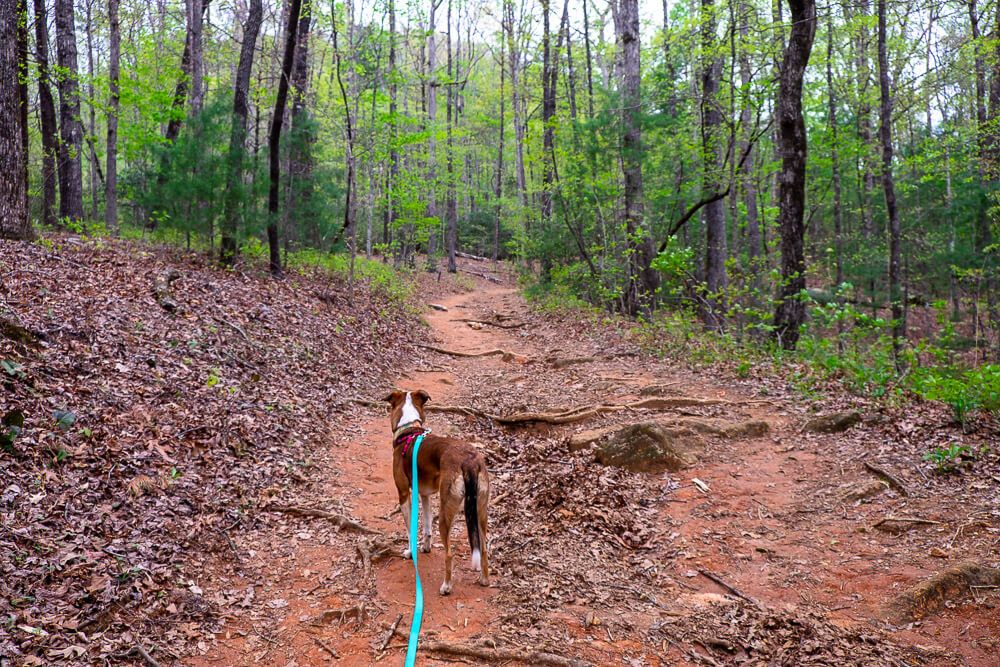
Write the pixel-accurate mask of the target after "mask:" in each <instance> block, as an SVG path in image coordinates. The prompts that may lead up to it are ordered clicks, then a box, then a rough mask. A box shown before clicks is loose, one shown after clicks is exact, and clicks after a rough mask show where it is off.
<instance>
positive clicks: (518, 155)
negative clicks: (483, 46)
mask: <svg viewBox="0 0 1000 667" xmlns="http://www.w3.org/2000/svg"><path fill="white" fill-rule="evenodd" d="M504 19H505V24H506V30H507V58H508V59H509V60H510V91H511V105H512V107H513V110H514V172H515V177H516V179H517V200H518V203H519V204H520V206H521V211H520V214H521V215H524V209H525V207H526V206H527V205H528V201H527V199H528V179H527V177H526V173H525V168H524V122H523V120H522V113H521V100H520V94H521V92H520V88H519V81H520V76H519V69H520V67H521V64H520V63H521V51H520V49H519V48H518V44H517V35H516V34H515V31H514V2H513V0H504Z"/></svg>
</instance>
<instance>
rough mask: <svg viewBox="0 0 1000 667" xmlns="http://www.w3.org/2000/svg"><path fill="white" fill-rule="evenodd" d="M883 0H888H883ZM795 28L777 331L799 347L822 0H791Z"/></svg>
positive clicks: (785, 91) (782, 184)
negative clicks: (814, 59) (810, 113)
mask: <svg viewBox="0 0 1000 667" xmlns="http://www.w3.org/2000/svg"><path fill="white" fill-rule="evenodd" d="M880 1H883V0H880ZM788 4H789V7H790V9H791V14H792V16H791V24H792V25H791V31H790V33H789V36H788V46H787V47H786V48H785V56H784V59H783V60H782V63H781V81H780V85H779V89H778V100H777V108H776V109H775V111H776V116H777V120H778V140H779V149H780V150H781V174H780V176H779V181H778V205H779V207H780V209H779V212H778V227H779V231H780V233H781V285H780V286H779V291H778V304H777V308H776V309H775V313H774V332H775V336H776V337H777V339H778V342H779V343H780V344H781V346H782V347H784V348H785V349H788V350H791V349H795V346H796V344H797V343H798V340H799V330H800V328H801V327H802V324H803V323H804V322H805V315H806V306H805V302H804V301H803V300H802V298H801V293H802V291H803V290H804V289H805V287H806V260H805V252H804V245H805V239H804V236H805V226H804V215H805V198H806V158H807V141H806V126H805V121H804V119H803V117H802V81H803V78H804V76H805V70H806V66H807V65H808V64H809V56H810V54H811V52H812V46H813V39H814V38H815V36H816V0H789V3H788Z"/></svg>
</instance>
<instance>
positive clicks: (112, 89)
mask: <svg viewBox="0 0 1000 667" xmlns="http://www.w3.org/2000/svg"><path fill="white" fill-rule="evenodd" d="M108 27H109V29H110V33H111V34H110V42H111V44H110V47H111V52H110V54H109V55H108V89H109V99H108V148H107V153H108V154H107V160H108V163H107V176H106V178H105V181H104V188H105V193H104V202H105V206H104V225H105V227H107V229H108V232H109V233H111V234H113V235H115V236H117V235H118V109H119V101H120V94H119V81H118V79H119V69H120V68H119V64H120V60H121V47H122V45H121V41H122V35H121V26H120V25H119V23H118V0H108Z"/></svg>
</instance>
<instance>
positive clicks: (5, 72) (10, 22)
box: [0, 0, 32, 239]
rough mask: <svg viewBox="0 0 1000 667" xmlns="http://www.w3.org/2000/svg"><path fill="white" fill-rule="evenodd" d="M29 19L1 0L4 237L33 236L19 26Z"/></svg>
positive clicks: (0, 221)
mask: <svg viewBox="0 0 1000 667" xmlns="http://www.w3.org/2000/svg"><path fill="white" fill-rule="evenodd" d="M25 18H26V17H24V16H23V15H22V12H21V11H20V9H19V8H18V6H17V4H16V3H14V2H12V1H10V0H6V1H4V2H0V170H2V172H3V173H4V174H5V176H4V177H3V178H0V238H3V239H30V238H31V237H32V230H31V221H30V220H29V219H28V201H27V192H28V181H27V178H26V177H25V164H26V163H27V160H28V154H27V153H26V152H25V150H24V142H23V132H24V130H23V124H24V123H23V115H22V113H21V109H22V106H23V104H22V100H21V90H20V88H21V86H20V81H21V77H20V72H21V68H22V67H24V64H25V63H24V61H23V60H21V59H20V54H19V51H20V45H19V44H18V41H19V40H18V35H17V32H18V25H19V24H23V22H24V20H25Z"/></svg>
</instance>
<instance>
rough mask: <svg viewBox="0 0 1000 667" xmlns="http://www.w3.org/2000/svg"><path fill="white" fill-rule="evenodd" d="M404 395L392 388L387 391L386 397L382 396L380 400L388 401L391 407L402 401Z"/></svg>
mask: <svg viewBox="0 0 1000 667" xmlns="http://www.w3.org/2000/svg"><path fill="white" fill-rule="evenodd" d="M405 396H406V394H405V393H403V392H401V391H400V390H398V389H394V390H392V391H391V392H389V394H388V395H386V397H385V398H383V399H382V400H383V401H385V402H386V403H388V404H389V405H390V406H391V407H396V406H397V405H399V404H400V403H402V402H403V398H404V397H405Z"/></svg>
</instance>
